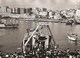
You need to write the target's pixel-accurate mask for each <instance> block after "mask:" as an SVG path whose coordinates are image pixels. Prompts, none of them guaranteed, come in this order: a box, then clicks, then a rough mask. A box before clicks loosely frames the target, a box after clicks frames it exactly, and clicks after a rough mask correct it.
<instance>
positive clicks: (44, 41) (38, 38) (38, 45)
mask: <svg viewBox="0 0 80 58" xmlns="http://www.w3.org/2000/svg"><path fill="white" fill-rule="evenodd" d="M31 29H33V28H31ZM31 29H27V32H26V34H25V35H24V38H23V42H22V50H23V53H24V54H26V53H27V52H31V51H34V50H35V52H37V53H39V52H42V51H40V50H45V51H46V50H51V48H53V49H54V46H55V45H56V42H55V40H54V38H53V35H52V32H51V29H50V27H49V24H48V22H46V23H45V22H40V23H38V24H37V26H36V28H34V29H33V30H31ZM46 29H47V30H46ZM45 31H46V32H45ZM47 32H49V33H47ZM32 53H33V52H32ZM29 55H30V54H29Z"/></svg>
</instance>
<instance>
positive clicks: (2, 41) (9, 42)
mask: <svg viewBox="0 0 80 58" xmlns="http://www.w3.org/2000/svg"><path fill="white" fill-rule="evenodd" d="M31 25H32V22H24V21H21V22H20V25H19V28H18V29H0V46H1V48H0V50H2V51H5V52H14V51H21V49H18V48H21V45H22V44H21V43H22V40H23V37H24V34H25V32H26V29H27V28H31ZM79 27H80V25H74V26H67V25H66V24H65V23H53V24H52V26H51V30H52V33H53V36H54V39H55V41H56V43H57V44H58V45H59V48H60V50H63V49H67V48H70V49H71V50H74V49H79V48H80V32H79V30H80V28H79ZM71 31H73V32H75V33H77V34H78V36H77V37H78V39H77V45H76V44H75V42H72V41H69V39H68V38H67V33H69V32H71Z"/></svg>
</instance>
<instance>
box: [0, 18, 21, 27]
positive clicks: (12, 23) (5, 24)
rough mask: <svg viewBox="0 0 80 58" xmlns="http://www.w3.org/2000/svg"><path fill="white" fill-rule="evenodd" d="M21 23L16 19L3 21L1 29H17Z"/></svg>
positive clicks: (0, 23) (1, 21)
mask: <svg viewBox="0 0 80 58" xmlns="http://www.w3.org/2000/svg"><path fill="white" fill-rule="evenodd" d="M18 26H19V21H18V20H16V19H1V20H0V28H17V27H18Z"/></svg>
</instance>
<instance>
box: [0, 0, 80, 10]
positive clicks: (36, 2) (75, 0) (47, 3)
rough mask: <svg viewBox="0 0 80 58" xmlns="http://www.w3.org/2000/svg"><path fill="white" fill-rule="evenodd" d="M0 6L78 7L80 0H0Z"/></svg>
mask: <svg viewBox="0 0 80 58" xmlns="http://www.w3.org/2000/svg"><path fill="white" fill-rule="evenodd" d="M0 5H1V6H10V7H46V8H49V9H50V8H51V9H67V8H78V7H79V6H80V0H0Z"/></svg>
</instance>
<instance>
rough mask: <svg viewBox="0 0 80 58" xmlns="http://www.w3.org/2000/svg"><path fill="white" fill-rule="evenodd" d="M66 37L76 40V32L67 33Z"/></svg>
mask: <svg viewBox="0 0 80 58" xmlns="http://www.w3.org/2000/svg"><path fill="white" fill-rule="evenodd" d="M67 38H68V39H69V40H71V41H77V34H75V33H70V34H68V36H67Z"/></svg>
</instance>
